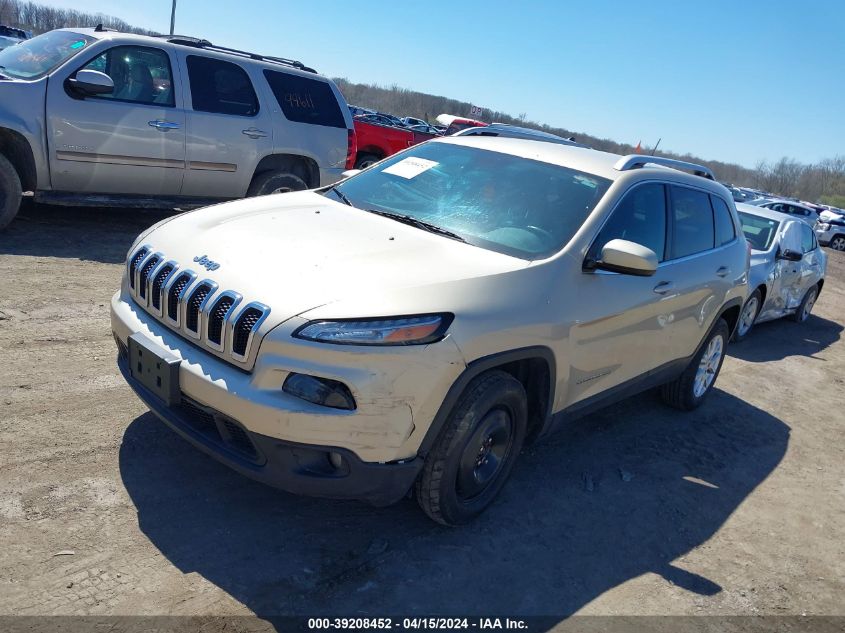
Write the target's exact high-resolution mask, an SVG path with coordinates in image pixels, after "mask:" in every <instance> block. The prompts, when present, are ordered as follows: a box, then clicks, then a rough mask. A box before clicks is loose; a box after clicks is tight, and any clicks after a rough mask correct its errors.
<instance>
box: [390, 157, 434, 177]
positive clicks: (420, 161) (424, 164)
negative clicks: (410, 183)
mask: <svg viewBox="0 0 845 633" xmlns="http://www.w3.org/2000/svg"><path fill="white" fill-rule="evenodd" d="M437 164H438V163H436V162H434V161H433V160H426V159H425V158H416V157H414V156H410V157H408V158H403V159H402V160H400V161H399V162H398V163H394V164H393V165H391V166H390V167H387V168H386V169H384V170H382V173H385V174H392V175H393V176H401V177H402V178H407V179H408V180H410V179H411V178H414V177H416V176H419V175H420V174H421V173H423V172H424V171H428V170H429V169H431V168H432V167H435V166H437Z"/></svg>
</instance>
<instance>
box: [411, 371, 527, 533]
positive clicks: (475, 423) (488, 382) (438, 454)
mask: <svg viewBox="0 0 845 633" xmlns="http://www.w3.org/2000/svg"><path fill="white" fill-rule="evenodd" d="M527 426H528V402H527V397H526V395H525V389H524V388H523V387H522V383H520V382H519V381H518V380H516V378H514V377H513V376H511V375H510V374H507V373H505V372H503V371H499V370H492V371H489V372H485V373H484V374H481V375H480V376H478V377H476V378H475V379H473V380H472V381H471V382H470V384H469V385H468V386H467V388H466V390H465V391H464V392H463V394H461V397H460V398H459V399H458V401H457V403H456V404H455V407H454V408H453V409H452V411H451V412H450V413H449V417H448V419H447V420H446V424H445V425H444V427H443V429H442V430H441V432H440V436H439V437H438V439H437V443H436V444H435V445H434V447H433V448H432V450H431V452H430V453H429V454H428V456H427V457H426V459H425V463H424V464H423V469H422V473H421V475H420V477H419V479H418V480H417V482H416V496H417V502H418V503H419V504H420V507H421V508H422V509H423V511H424V512H425V513H426V514H427V515H428V516H429V517H430V518H431V519H433V520H434V521H437V522H438V523H441V524H443V525H461V524H464V523H468V522H469V521H471V520H472V519H474V518H475V517H476V516H478V515H479V514H481V513H482V512H483V511H484V510H485V509H486V508H487V507H488V506H489V505H490V504H491V503H492V502H493V500H494V499H495V498H496V495H498V494H499V491H500V490H501V489H502V486H503V485H504V483H505V481H506V480H507V478H508V476H509V475H510V472H511V469H512V468H513V464H514V462H515V461H516V458H517V455H519V452H520V450H522V444H523V442H524V441H525V432H526V428H527Z"/></svg>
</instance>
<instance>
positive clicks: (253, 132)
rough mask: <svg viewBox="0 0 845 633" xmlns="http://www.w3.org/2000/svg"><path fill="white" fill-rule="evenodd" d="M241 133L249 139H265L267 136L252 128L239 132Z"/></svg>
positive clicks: (265, 133) (263, 132)
mask: <svg viewBox="0 0 845 633" xmlns="http://www.w3.org/2000/svg"><path fill="white" fill-rule="evenodd" d="M241 132H242V133H243V134H246V135H247V136H248V137H249V138H265V137H266V136H267V132H265V131H264V130H259V129H258V128H254V127H251V128H247V129H245V130H241Z"/></svg>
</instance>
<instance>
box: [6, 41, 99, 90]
mask: <svg viewBox="0 0 845 633" xmlns="http://www.w3.org/2000/svg"><path fill="white" fill-rule="evenodd" d="M93 41H94V40H93V39H92V38H90V37H86V36H84V35H80V34H79V33H72V32H70V31H50V32H49V33H44V35H39V36H38V37H34V38H32V39H31V40H25V41H23V42H21V43H20V44H17V45H16V46H10V47H8V48H4V49H3V50H2V51H0V73H3V74H4V75H6V76H8V77H14V78H15V79H38V78H39V77H41V76H43V75H45V74H47V73H48V72H50V71H51V70H53V69H54V68H56V67H57V66H58V65H59V64H62V63H64V62H65V61H67V60H68V59H70V58H71V57H73V56H74V55H76V54H77V53H78V52H79V51H81V50H82V49H83V48H85V47H86V46H88V44H90V43H91V42H93Z"/></svg>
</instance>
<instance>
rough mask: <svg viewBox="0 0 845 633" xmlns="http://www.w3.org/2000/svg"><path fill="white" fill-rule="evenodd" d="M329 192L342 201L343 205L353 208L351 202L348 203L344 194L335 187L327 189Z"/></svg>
mask: <svg viewBox="0 0 845 633" xmlns="http://www.w3.org/2000/svg"><path fill="white" fill-rule="evenodd" d="M329 191H333V192H334V194H335V195H336V196H337V197H338V198H340V199H341V200H343V202H344V203H345V204H348V205H349V206H350V207H351V206H354V205H353V204H352V203H351V202H349V198H347V197H346V194H344V193H343V192H342V191H341V190H340V189H338V188H337V187H336V186H335V185H332V186H331V187H329Z"/></svg>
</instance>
